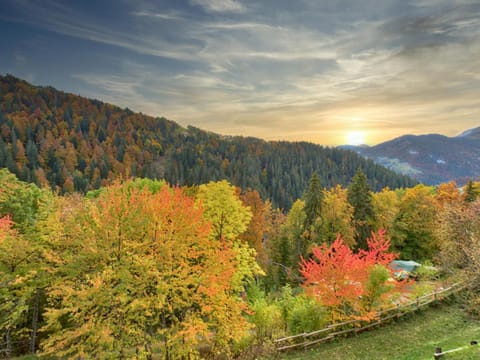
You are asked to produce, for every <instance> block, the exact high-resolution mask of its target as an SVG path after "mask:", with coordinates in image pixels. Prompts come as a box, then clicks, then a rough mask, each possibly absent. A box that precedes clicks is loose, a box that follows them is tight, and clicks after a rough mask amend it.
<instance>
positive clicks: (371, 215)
mask: <svg viewBox="0 0 480 360" xmlns="http://www.w3.org/2000/svg"><path fill="white" fill-rule="evenodd" d="M347 200H348V202H349V203H350V204H351V205H352V207H353V223H354V226H355V241H356V243H357V244H356V247H357V248H358V249H366V248H367V238H368V237H370V235H371V233H372V227H373V223H374V221H375V211H374V209H373V203H372V192H371V190H370V186H369V185H368V182H367V177H366V176H365V174H364V173H363V171H362V169H361V168H359V169H358V170H357V173H356V174H355V176H354V177H353V179H352V183H351V184H350V186H349V188H348V191H347Z"/></svg>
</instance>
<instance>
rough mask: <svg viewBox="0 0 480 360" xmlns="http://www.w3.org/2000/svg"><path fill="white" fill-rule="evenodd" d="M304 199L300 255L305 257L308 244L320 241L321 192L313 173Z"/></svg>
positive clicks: (317, 178) (316, 175) (317, 179)
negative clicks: (302, 239)
mask: <svg viewBox="0 0 480 360" xmlns="http://www.w3.org/2000/svg"><path fill="white" fill-rule="evenodd" d="M304 199H305V206H304V212H305V221H304V233H303V238H304V244H302V245H303V246H302V253H301V254H300V255H302V256H303V257H307V253H308V248H309V246H310V244H312V243H313V242H316V241H318V240H320V224H319V222H321V213H322V201H323V191H322V187H321V184H320V178H319V177H318V174H317V173H316V172H315V173H313V175H312V177H311V178H310V181H309V183H308V188H307V190H306V191H305V194H304Z"/></svg>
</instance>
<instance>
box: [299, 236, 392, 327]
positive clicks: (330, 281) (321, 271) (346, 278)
mask: <svg viewBox="0 0 480 360" xmlns="http://www.w3.org/2000/svg"><path fill="white" fill-rule="evenodd" d="M367 244H368V249H367V250H360V251H359V252H358V253H354V252H353V251H352V250H351V249H350V248H349V247H348V246H347V245H345V244H344V242H343V240H342V239H341V237H340V235H339V236H338V237H337V239H336V240H335V241H334V242H333V243H332V245H330V246H328V245H327V244H323V245H321V246H317V247H315V248H313V250H312V253H313V256H312V258H310V259H308V260H305V259H302V262H301V264H300V266H301V268H300V273H301V274H302V275H303V277H304V278H305V281H304V283H303V287H304V288H305V290H306V292H307V294H309V295H311V296H313V297H315V298H316V299H317V300H318V301H319V302H320V303H321V304H323V305H324V306H326V307H327V308H329V310H330V314H331V315H332V320H343V319H346V318H357V319H370V318H372V317H373V316H374V314H375V313H374V312H373V311H372V306H371V304H372V301H369V302H368V306H367V302H366V301H365V299H367V298H369V299H371V297H372V286H371V284H372V271H373V270H374V269H378V266H382V267H384V269H385V270H384V271H385V273H387V271H388V270H386V269H387V268H386V266H387V265H388V264H389V263H390V262H391V261H392V260H394V259H395V258H396V256H397V255H396V254H394V253H390V252H388V248H389V246H390V241H389V240H387V239H385V231H384V230H379V231H378V233H377V234H375V233H372V237H371V238H370V239H368V240H367ZM379 286H381V287H384V288H383V289H382V291H378V287H379ZM396 288H397V284H394V283H392V282H391V280H389V276H388V273H387V277H385V278H383V279H382V280H381V282H380V284H378V285H377V289H375V294H379V295H378V296H381V297H382V298H387V297H388V295H391V294H392V292H393V291H394V290H395V289H396Z"/></svg>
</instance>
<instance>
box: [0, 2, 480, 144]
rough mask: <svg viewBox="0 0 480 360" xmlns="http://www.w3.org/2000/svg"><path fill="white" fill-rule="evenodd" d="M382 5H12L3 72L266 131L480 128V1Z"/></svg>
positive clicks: (196, 122)
mask: <svg viewBox="0 0 480 360" xmlns="http://www.w3.org/2000/svg"><path fill="white" fill-rule="evenodd" d="M381 3H382V6H379V3H378V1H373V0H365V1H354V0H347V1H346V2H343V1H342V2H335V1H316V0H305V1H301V2H294V5H292V4H293V3H292V2H289V1H286V2H281V1H280V2H279V1H253V0H189V1H177V0H175V1H174V0H164V1H153V0H145V1H124V2H118V1H114V0H104V1H100V2H98V1H92V0H85V1H84V2H78V1H73V0H65V1H61V2H58V1H33V0H23V1H16V0H4V1H2V14H1V16H0V32H1V33H2V34H8V36H3V37H0V46H1V47H2V56H1V57H0V72H2V73H3V74H5V73H10V74H12V75H15V76H18V77H20V78H22V79H25V80H27V81H29V82H31V83H33V84H34V85H51V86H54V87H56V88H59V89H63V90H65V91H67V92H72V93H74V94H79V95H82V96H86V97H89V98H95V99H98V100H102V101H106V102H109V103H113V104H116V105H119V106H120V107H128V108H130V109H131V110H134V111H138V112H142V113H144V114H149V115H153V116H159V117H161V116H163V117H166V118H168V119H170V120H174V121H176V122H178V123H179V124H180V125H182V126H188V125H193V126H195V127H198V128H201V129H205V130H208V131H213V132H216V133H220V134H225V135H244V136H255V137H260V138H263V139H266V140H288V141H301V140H305V141H311V142H315V143H319V144H323V145H329V146H330V145H341V144H344V143H345V142H347V143H349V144H360V143H365V142H367V143H368V144H369V145H373V144H375V143H378V142H382V141H387V140H391V139H393V138H395V137H398V136H401V135H404V134H417V135H418V134H427V133H433V132H434V133H440V134H443V135H447V136H455V135H457V134H458V133H459V132H462V131H464V130H466V129H469V128H474V127H477V126H478V125H479V119H480V97H479V96H478V94H479V93H480V80H479V76H478V74H479V73H480V3H479V2H478V1H477V2H475V1H473V2H471V1H461V2H450V1H402V0H391V1H386V2H381ZM60 4H61V5H60ZM293 9H294V10H295V11H292V10H293ZM104 14H108V21H106V19H105V18H104V16H103V15H104ZM272 14H275V15H274V16H272ZM445 14H448V16H446V15H445ZM367 134H368V136H367Z"/></svg>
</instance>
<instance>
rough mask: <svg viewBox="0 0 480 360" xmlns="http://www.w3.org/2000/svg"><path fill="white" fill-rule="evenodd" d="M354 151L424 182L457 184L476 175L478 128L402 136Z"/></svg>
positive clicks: (478, 173)
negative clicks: (460, 131) (456, 131)
mask: <svg viewBox="0 0 480 360" xmlns="http://www.w3.org/2000/svg"><path fill="white" fill-rule="evenodd" d="M352 150H355V151H356V152H357V153H359V154H361V155H363V156H366V157H368V158H370V159H373V160H374V161H375V162H376V163H377V164H380V165H383V166H386V167H388V168H390V169H392V170H395V171H397V172H398V173H400V174H405V175H409V176H411V177H413V178H415V179H417V180H418V181H420V182H423V183H425V184H431V185H436V184H439V183H441V182H448V181H451V180H454V181H456V182H457V184H459V185H463V184H465V183H466V182H467V181H468V180H469V179H477V178H478V177H479V176H480V127H478V128H474V129H470V130H467V131H464V132H463V133H461V134H460V135H458V136H455V137H447V136H443V135H438V134H429V135H419V136H415V135H405V136H401V137H399V138H396V139H393V140H391V141H387V142H384V143H382V144H379V145H376V146H372V147H356V148H354V149H352Z"/></svg>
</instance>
